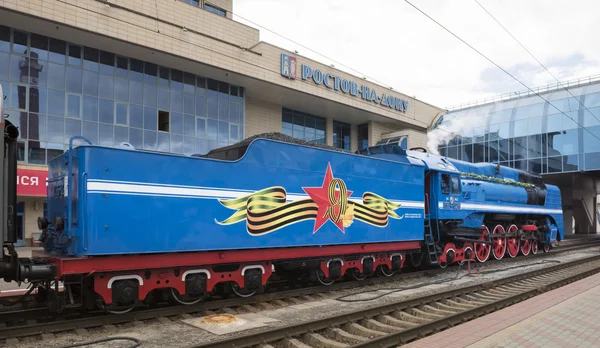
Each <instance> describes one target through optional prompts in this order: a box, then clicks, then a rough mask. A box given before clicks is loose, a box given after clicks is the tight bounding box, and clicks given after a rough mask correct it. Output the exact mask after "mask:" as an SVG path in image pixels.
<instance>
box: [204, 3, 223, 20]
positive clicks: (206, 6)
mask: <svg viewBox="0 0 600 348" xmlns="http://www.w3.org/2000/svg"><path fill="white" fill-rule="evenodd" d="M204 9H205V10H207V11H208V12H212V13H214V14H218V15H219V16H221V17H225V14H226V12H225V10H223V9H220V8H218V7H216V6H213V5H211V4H207V3H205V4H204Z"/></svg>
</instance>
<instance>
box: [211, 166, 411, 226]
mask: <svg viewBox="0 0 600 348" xmlns="http://www.w3.org/2000/svg"><path fill="white" fill-rule="evenodd" d="M303 190H304V191H305V192H306V193H307V194H308V195H309V197H310V198H307V199H300V200H297V201H292V202H287V194H286V191H285V188H283V187H281V186H273V187H269V188H266V189H263V190H260V191H256V192H254V193H251V194H249V195H246V196H243V197H239V198H234V199H220V200H219V202H220V203H221V204H222V205H223V206H224V207H226V208H229V209H232V210H236V212H235V213H233V215H231V216H230V217H229V218H227V219H225V220H224V221H221V222H219V221H216V222H217V223H218V224H220V225H231V224H235V223H238V222H241V221H244V220H246V224H247V226H246V227H247V231H248V233H249V234H251V235H254V236H261V235H265V234H269V233H271V232H274V231H276V230H279V229H281V228H283V227H286V226H289V225H292V224H295V223H298V222H300V221H305V220H315V225H314V229H313V234H314V233H316V232H317V231H318V230H319V229H320V228H321V226H323V224H325V223H326V222H327V220H330V221H331V222H333V223H334V224H335V225H336V226H337V227H338V228H339V229H340V230H341V231H342V232H344V233H345V230H344V228H345V227H349V226H350V225H351V224H352V222H353V221H354V219H356V220H359V221H362V222H364V223H367V224H370V225H373V226H377V227H380V228H383V227H386V226H387V225H388V221H389V218H393V219H401V217H400V216H399V215H398V214H396V212H395V210H396V209H398V208H400V206H401V205H400V204H398V203H393V202H391V201H389V200H387V199H385V198H383V197H381V196H379V195H377V194H375V193H372V192H365V193H364V194H363V197H362V203H357V202H352V201H350V200H349V199H348V197H350V195H351V194H352V191H348V189H347V188H346V184H345V182H344V181H343V180H341V179H339V178H333V174H332V171H331V166H330V165H329V164H328V165H327V172H326V173H325V179H324V180H323V185H322V186H321V187H303Z"/></svg>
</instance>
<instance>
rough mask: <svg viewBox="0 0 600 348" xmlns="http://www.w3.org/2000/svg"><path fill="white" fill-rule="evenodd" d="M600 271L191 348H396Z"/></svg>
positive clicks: (531, 276) (514, 283)
mask: <svg viewBox="0 0 600 348" xmlns="http://www.w3.org/2000/svg"><path fill="white" fill-rule="evenodd" d="M599 272H600V255H596V256H593V257H589V258H586V259H582V260H577V261H573V262H569V263H565V264H559V265H556V266H551V267H548V268H545V269H542V270H536V271H531V272H526V273H522V274H519V275H516V276H511V277H508V278H504V279H500V280H495V281H490V282H486V283H484V284H479V285H474V286H468V287H465V288H461V289H455V290H450V291H444V292H442V293H438V294H435V295H429V296H424V297H419V298H415V299H411V300H408V301H402V302H397V303H391V304H385V305H381V306H377V307H372V308H368V309H364V310H359V311H355V312H351V313H345V314H342V315H337V316H332V317H327V318H324V319H321V320H316V321H315V320H312V321H310V322H305V323H301V324H296V325H290V326H285V327H280V328H275V329H271V330H268V331H260V332H257V333H254V334H250V335H243V334H241V335H239V336H238V337H235V338H231V339H225V340H220V341H213V342H208V343H203V344H197V345H192V346H190V348H192V347H193V348H230V347H236V348H242V347H257V348H258V347H260V348H265V347H275V346H276V347H306V348H308V347H335V348H338V347H339V348H341V347H352V348H358V347H360V348H362V347H397V346H399V345H402V344H404V343H407V342H410V341H412V340H415V339H418V338H420V337H424V336H426V335H428V334H431V333H436V332H439V331H440V330H443V329H446V328H448V327H451V326H454V325H457V324H460V323H463V322H466V321H468V320H471V319H473V318H476V317H479V316H482V315H486V314H488V313H491V312H493V311H496V310H499V309H501V308H504V307H507V306H510V305H512V304H515V303H518V302H520V301H523V300H525V299H528V298H530V297H533V296H536V295H538V294H540V293H543V292H546V291H549V290H552V289H554V288H557V287H560V286H563V285H566V284H568V283H571V282H574V281H576V280H579V279H582V278H585V277H588V276H590V275H593V274H595V273H599Z"/></svg>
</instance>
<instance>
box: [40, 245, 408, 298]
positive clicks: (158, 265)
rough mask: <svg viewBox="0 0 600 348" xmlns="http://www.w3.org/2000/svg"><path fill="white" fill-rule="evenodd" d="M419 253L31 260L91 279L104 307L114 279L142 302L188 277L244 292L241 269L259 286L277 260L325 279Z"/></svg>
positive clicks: (315, 251)
mask: <svg viewBox="0 0 600 348" xmlns="http://www.w3.org/2000/svg"><path fill="white" fill-rule="evenodd" d="M418 249H420V243H419V242H400V243H376V244H356V245H338V246H323V247H303V248H277V249H257V250H230V251H219V252H193V253H170V254H147V255H146V254H144V255H121V256H112V255H111V256H97V257H87V258H66V257H55V256H51V255H49V254H46V253H45V252H43V251H34V252H33V256H34V257H40V258H45V259H48V260H49V261H51V262H53V263H54V264H56V272H57V279H61V278H62V277H63V276H65V275H73V274H83V275H93V276H94V291H95V292H96V293H97V294H99V295H100V296H102V298H103V299H104V301H105V302H106V304H111V303H112V290H111V287H112V284H113V283H114V282H115V281H117V280H125V279H131V280H137V282H138V284H139V288H138V297H139V299H140V300H143V299H144V298H145V297H146V295H147V294H148V293H149V292H150V291H152V290H154V289H159V288H174V289H176V290H177V291H178V292H179V294H184V293H185V284H186V283H185V277H186V276H187V275H189V274H198V273H203V274H205V275H206V277H207V279H206V290H207V291H211V290H212V289H213V287H214V286H215V285H216V284H218V283H221V282H229V281H232V282H235V283H237V284H238V285H239V287H240V288H244V279H245V278H244V272H245V271H247V270H249V269H260V271H261V273H262V284H263V285H265V284H266V282H267V280H268V279H269V277H270V276H271V274H272V273H273V270H272V262H276V261H288V260H289V261H293V260H294V259H305V258H324V259H323V260H322V261H321V270H322V271H323V273H324V276H325V277H326V278H327V277H328V276H329V268H328V263H329V262H330V261H334V260H339V261H341V274H344V273H345V272H346V270H348V269H351V268H357V269H358V271H359V272H362V271H363V264H362V261H363V260H364V259H369V258H370V259H372V260H373V269H374V270H375V269H377V267H378V266H383V265H386V266H387V267H388V269H392V258H393V257H395V256H396V255H399V256H400V258H401V259H400V261H401V262H400V267H402V266H403V265H404V261H405V255H404V254H405V252H406V251H408V250H418ZM350 255H351V257H349V256H350ZM267 256H268V259H266V257H267ZM357 256H358V257H357ZM223 264H239V267H238V268H237V269H236V270H234V271H231V272H218V271H215V270H214V268H215V266H218V265H223ZM176 269H177V271H176Z"/></svg>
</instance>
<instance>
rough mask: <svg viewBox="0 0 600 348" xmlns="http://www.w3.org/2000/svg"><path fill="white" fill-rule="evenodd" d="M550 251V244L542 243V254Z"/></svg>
mask: <svg viewBox="0 0 600 348" xmlns="http://www.w3.org/2000/svg"><path fill="white" fill-rule="evenodd" d="M549 251H550V244H548V243H544V252H545V253H547V252H549Z"/></svg>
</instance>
